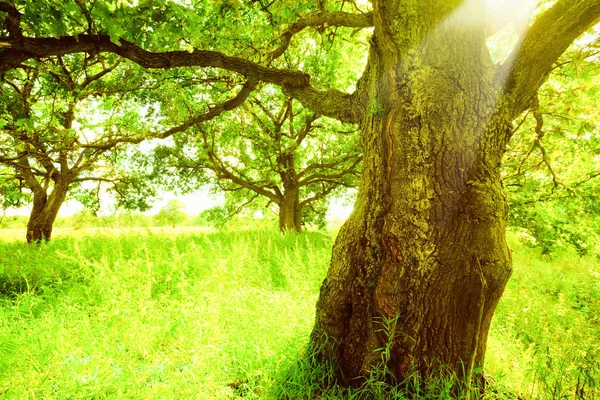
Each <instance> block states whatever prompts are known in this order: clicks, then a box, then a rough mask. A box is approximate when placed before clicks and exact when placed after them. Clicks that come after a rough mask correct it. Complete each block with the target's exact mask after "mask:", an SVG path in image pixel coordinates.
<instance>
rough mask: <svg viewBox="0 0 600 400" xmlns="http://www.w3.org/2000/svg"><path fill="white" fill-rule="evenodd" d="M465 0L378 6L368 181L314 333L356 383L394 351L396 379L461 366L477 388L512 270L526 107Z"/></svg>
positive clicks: (366, 79)
mask: <svg viewBox="0 0 600 400" xmlns="http://www.w3.org/2000/svg"><path fill="white" fill-rule="evenodd" d="M460 3H461V2H460V1H450V2H448V1H445V2H442V1H432V0H430V1H423V2H421V1H419V2H406V1H399V0H395V1H394V0H385V1H383V0H380V1H373V7H374V11H373V20H374V25H375V34H374V37H373V39H372V42H371V46H370V54H369V59H368V64H367V68H366V71H365V73H364V75H363V77H362V79H361V82H360V84H359V90H358V91H359V92H362V93H363V95H364V96H365V98H367V99H368V100H367V102H366V103H365V104H366V107H365V111H364V118H363V119H362V121H360V125H361V134H362V142H361V145H362V147H363V151H364V158H363V170H362V177H361V184H360V189H359V192H358V199H357V202H356V205H355V209H354V212H353V214H352V215H351V216H350V218H349V220H348V221H347V222H346V224H345V225H344V226H343V228H342V229H341V231H340V233H339V236H338V238H337V240H336V243H335V246H334V249H333V257H332V261H331V266H330V269H329V271H328V273H327V278H326V279H325V281H324V282H323V285H322V287H321V292H320V299H319V301H318V304H317V315H316V323H315V327H314V330H313V332H312V336H311V340H312V344H313V346H314V348H315V349H323V350H320V351H322V352H324V353H325V358H327V359H333V360H336V363H337V364H338V366H339V370H340V373H339V376H338V379H339V380H340V381H342V382H343V383H345V384H350V385H353V384H359V383H360V382H361V377H365V376H368V375H369V373H370V371H371V370H372V368H373V367H374V366H375V365H377V364H378V363H379V362H381V360H382V357H381V354H380V351H378V350H377V349H381V348H385V347H386V344H387V345H388V346H390V355H389V357H388V358H387V359H386V360H385V362H386V363H387V367H388V368H389V370H390V371H391V372H392V373H393V374H394V376H396V377H397V378H402V377H405V376H407V374H408V373H409V372H412V371H414V370H416V371H417V372H419V373H420V374H421V375H422V376H423V377H427V376H430V374H432V373H434V372H436V371H438V370H439V368H450V370H452V371H454V372H456V373H457V375H458V376H459V377H461V378H463V379H470V377H471V374H472V372H473V370H474V368H475V367H478V366H482V365H483V362H484V356H485V350H486V343H487V337H488V331H489V328H490V323H491V320H492V316H493V314H494V310H495V309H496V306H497V304H498V301H499V299H500V297H501V295H502V293H503V290H504V288H505V285H506V283H507V281H508V279H509V277H510V275H511V255H510V250H509V248H508V246H507V244H506V241H505V226H506V218H507V204H506V200H505V196H504V193H503V188H502V184H501V179H500V175H499V166H500V163H501V159H502V156H503V153H504V151H505V147H506V143H507V140H508V139H509V137H510V130H511V120H512V119H513V118H514V116H515V109H514V108H511V107H512V106H511V104H510V103H509V102H508V101H507V97H505V92H504V91H503V90H504V88H505V86H506V84H505V82H504V81H503V79H502V77H501V76H500V75H498V74H496V66H495V65H494V64H493V63H492V61H491V60H490V57H489V52H488V51H487V48H486V35H485V25H483V24H481V25H477V24H469V22H472V13H478V12H480V11H481V14H479V15H485V10H484V9H480V10H478V9H477V7H476V8H475V9H473V8H468V7H463V8H460V7H459V5H460ZM467 3H468V2H467ZM480 7H483V2H481V6H480ZM384 325H388V326H387V328H388V329H387V330H388V332H391V334H389V335H388V334H386V333H385V332H384V330H383V329H382V328H383V327H384Z"/></svg>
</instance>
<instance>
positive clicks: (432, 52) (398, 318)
mask: <svg viewBox="0 0 600 400" xmlns="http://www.w3.org/2000/svg"><path fill="white" fill-rule="evenodd" d="M544 3H546V4H544V7H543V8H540V10H539V12H538V13H537V14H536V16H535V19H534V20H533V21H532V24H531V26H530V27H529V28H528V29H527V30H525V28H526V26H523V27H522V28H523V30H522V31H521V35H520V39H519V42H518V43H517V45H516V46H515V47H514V49H513V50H512V54H511V55H510V56H509V58H508V59H507V61H505V62H504V63H502V64H496V63H494V62H492V60H491V58H490V54H489V50H488V48H487V43H486V39H487V35H488V34H489V33H490V31H493V29H492V30H490V29H489V28H490V25H493V21H494V19H495V18H496V16H497V14H496V13H488V11H487V9H488V7H487V6H486V4H485V2H484V1H476V0H473V1H467V2H462V1H446V0H427V1H420V2H406V1H402V0H385V1H383V0H372V1H371V5H372V12H368V11H367V10H361V9H360V7H359V6H358V5H357V4H356V3H353V2H346V1H339V2H338V1H333V0H332V1H328V2H326V3H325V2H322V1H317V2H315V3H312V2H307V3H304V2H302V4H301V5H295V4H296V2H293V3H289V2H276V3H270V5H261V4H260V2H259V3H258V6H257V2H252V3H250V5H249V6H248V7H244V6H243V5H242V4H241V3H237V2H222V1H216V2H214V3H213V2H210V3H208V5H207V7H206V8H207V9H210V10H218V13H220V15H221V16H223V19H224V18H225V17H227V19H228V21H229V22H230V23H231V26H236V28H235V29H231V30H223V29H221V28H225V26H222V27H221V26H219V25H218V24H217V22H220V21H221V20H222V19H220V20H218V21H217V22H214V23H209V25H208V26H207V28H212V29H213V30H209V32H211V33H213V34H214V35H215V36H219V34H221V33H223V37H225V38H226V39H232V38H234V39H238V38H239V40H237V41H234V42H235V43H237V45H236V46H238V47H237V48H234V47H232V46H231V45H227V44H224V45H223V47H222V48H221V47H217V46H220V44H221V42H217V43H215V44H213V43H211V42H210V41H203V40H202V39H204V38H201V37H200V36H199V35H204V34H193V33H190V32H187V31H186V29H185V27H186V26H187V25H186V23H181V24H180V26H181V27H182V29H178V28H177V27H175V25H174V24H173V19H169V17H170V16H171V14H169V13H168V11H170V10H169V7H170V6H169V7H168V6H166V4H165V3H163V2H156V1H155V2H153V3H150V4H152V5H150V4H148V3H146V2H144V3H143V5H144V6H147V7H148V9H142V8H141V7H128V6H126V5H124V4H122V2H119V3H118V4H119V5H117V4H115V3H114V2H112V1H111V2H96V3H94V4H101V5H103V6H106V8H108V10H109V11H110V13H104V14H103V13H102V12H100V11H101V10H100V7H98V10H96V9H95V10H93V11H92V12H89V13H88V14H89V17H90V18H89V19H90V20H92V21H95V23H96V24H95V25H94V26H92V25H93V24H92V23H90V24H89V29H88V30H87V32H86V31H84V30H82V29H81V27H79V28H78V27H77V25H76V24H64V23H63V24H62V25H61V27H65V26H67V25H68V29H64V31H66V34H67V36H65V37H60V38H59V39H51V40H48V39H46V37H47V33H45V32H43V31H42V30H41V29H35V28H34V29H32V31H31V33H30V32H29V31H28V32H27V37H25V35H24V34H23V31H22V30H21V29H20V27H21V26H22V25H21V20H20V19H19V15H18V13H17V12H15V10H14V7H11V5H10V3H6V2H3V3H0V4H2V9H3V10H5V11H6V12H5V16H6V17H5V19H6V23H5V25H6V29H5V32H8V34H7V35H5V36H1V37H0V48H1V49H3V50H4V51H3V52H2V53H1V54H0V71H7V70H9V69H11V68H14V67H16V66H18V65H19V64H21V63H23V62H24V61H26V60H28V59H30V58H32V57H44V56H49V55H56V54H65V53H73V52H98V51H99V52H111V53H115V54H118V55H120V56H122V57H125V58H129V59H131V60H133V61H135V62H136V63H138V64H139V65H141V66H143V67H146V68H174V67H192V66H195V67H205V68H219V69H222V70H226V71H230V72H233V73H237V74H241V75H243V76H245V77H247V78H249V79H256V80H260V81H263V82H267V83H272V84H275V85H278V86H281V87H282V89H283V92H284V93H285V94H287V95H290V96H292V97H294V98H296V99H297V100H299V101H300V103H301V104H302V105H304V106H305V107H307V108H309V109H311V110H312V111H313V112H315V113H317V114H321V115H325V116H329V117H332V118H337V119H339V120H341V121H344V122H352V123H358V124H359V126H360V129H361V145H362V149H363V164H362V169H361V183H360V187H359V190H358V197H357V202H356V205H355V208H354V212H353V214H352V215H351V216H350V218H349V219H348V220H347V222H346V224H345V225H344V226H343V227H342V229H341V230H340V233H339V235H338V237H337V240H336V244H335V246H334V249H333V257H332V261H331V266H330V269H329V272H328V275H327V278H326V279H325V281H324V282H323V285H322V288H321V293H320V298H319V302H318V304H317V317H316V322H315V328H314V331H313V334H312V343H313V350H314V351H316V352H317V354H319V355H321V357H318V356H317V357H316V359H317V360H319V359H320V360H322V361H327V360H333V362H334V364H335V365H336V367H337V371H338V373H337V379H338V380H339V381H341V382H343V383H345V384H348V385H350V384H358V383H359V382H360V381H361V377H364V376H365V375H369V372H370V371H371V370H372V368H373V366H374V365H376V364H378V363H379V362H380V361H381V360H382V358H381V355H380V354H379V352H378V349H382V348H384V349H386V357H385V359H384V362H385V364H386V366H387V370H388V371H390V373H391V375H392V376H393V377H395V378H404V377H407V376H408V374H410V373H412V372H411V371H416V372H419V373H420V374H422V375H423V376H425V377H427V376H430V375H431V374H432V373H435V372H436V370H437V369H438V368H439V367H441V366H445V367H446V368H449V369H451V370H453V371H455V372H456V373H457V374H458V375H459V376H461V377H462V378H463V379H464V380H465V381H467V382H469V380H470V379H471V376H472V374H473V371H475V367H476V366H480V365H482V364H483V361H484V356H485V350H486V342H487V335H488V331H489V327H490V323H491V318H492V316H493V313H494V310H495V308H496V305H497V304H498V301H499V299H500V297H501V295H502V293H503V290H504V287H505V285H506V282H507V280H508V278H509V276H510V273H511V257H510V251H509V249H508V247H507V245H506V242H505V227H506V222H507V204H506V200H505V196H504V192H503V188H502V177H501V174H500V166H501V161H502V158H503V155H504V152H505V149H506V145H507V143H508V142H509V140H510V138H511V136H512V134H513V126H512V121H513V120H515V119H516V118H517V117H518V116H519V115H521V114H522V113H523V112H525V111H527V110H529V109H532V108H535V107H536V105H535V98H536V94H537V91H538V89H539V87H540V86H541V84H542V83H543V82H544V81H545V80H546V79H547V77H548V74H549V73H550V71H551V69H552V67H553V64H554V62H555V61H556V60H557V59H558V58H559V57H560V55H561V54H562V53H563V52H564V51H565V50H566V49H567V48H568V47H569V45H570V44H571V43H572V42H573V41H574V40H575V39H576V38H577V37H579V36H580V35H581V34H582V33H583V32H585V30H586V29H587V28H589V27H590V26H591V25H592V24H593V23H594V21H596V19H597V18H598V17H599V16H600V1H598V0H557V1H555V2H552V3H548V2H544ZM35 4H36V5H35V6H31V7H25V8H24V10H23V11H24V16H25V17H26V18H32V17H31V15H33V14H34V13H39V11H40V7H41V6H40V5H37V2H36V3H35ZM43 4H46V3H45V2H43ZM69 4H70V3H67V5H65V6H63V7H68V6H69ZM26 5H31V3H29V2H27V3H26ZM520 6H521V4H519V7H520ZM203 8H204V7H203ZM74 9H76V8H74ZM157 9H162V10H163V11H167V14H163V15H165V17H163V18H161V19H160V21H161V22H156V23H152V22H148V23H149V24H150V25H151V26H152V30H151V31H152V32H153V34H154V33H156V32H161V31H162V30H165V29H168V28H170V29H171V32H172V31H176V32H175V33H172V34H170V35H165V36H162V37H159V38H158V39H156V40H155V41H152V40H151V34H150V33H148V32H149V31H150V30H147V31H146V32H144V33H143V34H138V35H136V34H135V33H133V31H134V25H135V24H137V23H140V21H144V23H146V22H147V21H150V19H149V18H150V16H151V15H153V14H152V12H154V11H155V10H157ZM170 9H171V10H173V9H174V8H173V7H171V8H170ZM259 11H262V14H260V12H259ZM510 11H511V10H509V12H510ZM177 12H178V13H181V14H182V15H185V17H184V18H183V19H184V20H186V21H187V20H192V19H193V17H191V15H196V16H198V15H199V14H200V15H202V13H203V12H204V11H197V10H194V9H192V8H187V9H186V8H185V7H184V6H181V7H179V8H178V9H177ZM140 14H141V15H140ZM42 15H44V14H42ZM59 15H62V13H59ZM261 15H262V17H261ZM292 15H301V17H300V18H298V19H297V21H296V22H294V23H293V24H291V25H289V26H288V27H287V28H285V29H283V32H282V31H281V30H279V29H273V28H272V27H275V28H276V27H277V25H278V24H280V23H282V22H286V21H290V16H292ZM73 18H74V19H76V20H77V16H74V17H73ZM108 21H110V22H108ZM130 21H134V23H131V22H130ZM201 22H205V24H206V21H201ZM234 22H235V25H234ZM79 25H81V26H86V25H85V23H81V22H80V23H79ZM111 25H112V26H113V28H110V26H111ZM93 27H96V28H98V27H100V28H101V29H100V30H94V29H92V28H93ZM104 27H106V30H105V31H104V32H108V34H102V33H103V29H102V28H104ZM123 27H127V28H123ZM309 27H314V28H316V30H317V32H327V31H329V32H332V31H342V29H341V27H347V28H350V29H356V28H367V27H372V36H371V39H370V41H369V45H368V46H369V55H368V60H367V65H366V67H365V69H364V71H363V74H362V76H361V77H360V79H359V80H358V82H357V83H356V86H355V87H348V86H343V87H341V86H336V80H335V79H332V81H331V82H333V83H331V84H327V83H325V81H324V80H321V79H318V77H319V74H318V71H316V73H315V75H316V77H317V79H315V80H314V82H311V79H310V75H309V74H310V73H312V72H313V71H312V70H309V69H303V70H290V69H286V68H285V67H284V65H283V64H282V63H281V61H280V60H282V59H285V57H282V55H284V54H285V55H287V54H289V55H290V56H293V53H294V51H297V49H298V48H299V47H302V46H303V45H305V46H310V45H311V42H310V41H308V40H305V41H299V40H294V39H296V36H297V35H298V37H301V35H302V33H303V31H306V28H309ZM36 32H42V33H41V34H40V33H37V34H36ZM61 33H62V34H64V33H65V32H61ZM74 33H78V35H77V39H75V38H74V37H73V36H72V35H73V34H74ZM188 34H189V35H190V37H191V39H188V40H185V38H186V36H187V35H188ZM252 34H255V37H259V38H260V39H256V38H252V37H251V36H252ZM68 35H71V36H68ZM338 38H340V37H338ZM343 38H344V39H347V40H349V43H350V44H348V45H347V46H344V48H348V47H351V43H352V41H351V38H352V36H351V35H350V32H348V33H347V34H346V35H343ZM270 39H273V40H270ZM166 42H168V43H167V46H165V43H166ZM136 43H137V44H136ZM265 43H267V44H266V45H265ZM312 43H319V41H313V42H312ZM188 44H190V47H187V45H188ZM140 46H141V47H140ZM184 47H185V48H184ZM200 47H203V48H205V49H207V50H196V49H195V48H200ZM339 48H342V46H340V47H339ZM147 49H150V50H154V51H156V52H151V51H148V50H147ZM215 49H218V50H221V51H217V50H215ZM167 50H170V51H167ZM232 50H235V52H233V53H231V51H232ZM343 53H344V52H341V53H337V54H343ZM228 54H235V55H236V56H230V55H228ZM321 56H322V57H323V64H324V65H325V64H327V60H329V58H328V57H327V55H326V54H323V53H322V55H320V57H321ZM332 59H334V60H335V54H333V57H332ZM336 61H337V60H336ZM282 66H283V68H282ZM313 83H314V84H315V86H313ZM317 87H320V89H317ZM349 92H351V93H349ZM382 321H388V322H392V323H391V324H389V323H388V324H387V326H388V327H389V329H386V330H382V329H381V322H382ZM386 333H387V334H386Z"/></svg>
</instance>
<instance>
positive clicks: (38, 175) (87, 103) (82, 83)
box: [0, 55, 147, 242]
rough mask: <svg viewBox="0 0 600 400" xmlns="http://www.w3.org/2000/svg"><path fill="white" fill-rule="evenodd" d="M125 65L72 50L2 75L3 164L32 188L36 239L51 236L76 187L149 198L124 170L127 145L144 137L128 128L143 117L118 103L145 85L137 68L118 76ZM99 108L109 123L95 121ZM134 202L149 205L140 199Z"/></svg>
mask: <svg viewBox="0 0 600 400" xmlns="http://www.w3.org/2000/svg"><path fill="white" fill-rule="evenodd" d="M118 64H119V61H118V60H115V59H114V57H113V59H110V57H105V56H96V57H94V58H91V57H83V56H82V55H73V56H65V57H56V58H53V59H49V60H44V61H33V62H29V63H27V65H23V66H22V67H21V68H19V69H16V70H13V71H11V72H10V73H8V74H5V75H4V76H3V77H2V79H1V81H0V85H1V87H2V94H1V95H0V102H1V103H2V104H3V105H4V106H5V111H4V113H3V115H2V122H3V123H2V126H0V137H2V143H3V144H2V146H0V163H1V164H4V165H6V166H8V167H10V168H11V169H12V170H14V171H15V172H16V174H15V175H14V178H16V179H18V180H19V181H20V182H22V184H23V185H24V186H25V187H27V189H29V191H30V192H31V193H32V197H33V206H32V210H31V214H30V218H29V222H28V225H27V240H28V241H29V242H31V241H39V240H48V239H50V237H51V233H52V225H53V223H54V220H55V219H56V216H57V214H58V211H59V209H60V207H61V205H62V203H63V202H64V200H65V198H66V197H67V194H68V192H69V188H71V187H72V186H73V185H76V184H80V183H82V182H88V181H95V182H104V183H110V184H111V185H112V189H113V190H114V191H115V192H117V193H119V194H120V195H122V196H121V197H120V198H121V201H123V202H125V203H127V202H128V204H129V205H132V206H133V203H134V202H135V200H134V199H135V198H136V195H137V199H138V200H139V199H143V198H145V197H146V196H147V193H146V191H143V190H144V189H142V188H144V187H145V184H144V182H141V181H139V180H136V179H135V176H134V175H133V174H129V177H127V176H126V175H125V174H124V171H123V170H121V171H119V162H118V159H119V158H120V157H122V154H121V153H120V151H121V148H120V146H121V145H123V144H126V143H130V142H134V143H135V142H139V141H141V138H140V137H139V136H138V137H135V136H132V135H130V134H129V133H128V132H130V131H131V130H134V129H132V128H133V127H135V125H136V124H137V121H138V120H139V119H140V116H139V114H137V112H136V111H134V108H133V107H131V108H130V109H128V110H126V111H124V113H122V112H123V108H121V107H120V106H119V104H120V105H121V106H122V105H123V104H125V103H127V102H128V101H131V99H130V98H127V94H128V93H129V92H132V91H134V90H136V89H139V88H140V87H141V83H140V82H135V78H134V76H135V75H134V74H132V71H129V73H125V72H124V71H119V73H117V72H116V71H115V69H116V68H117V66H118ZM113 71H115V72H114V73H113ZM111 73H113V76H112V77H110V76H108V75H110V74H111ZM116 76H118V78H116ZM103 78H104V80H103ZM107 78H112V80H111V81H109V80H108V79H107ZM121 79H125V80H128V81H129V83H130V86H129V87H126V85H123V84H122V83H121V82H120V80H121ZM107 95H108V96H109V97H106V96H107ZM114 95H119V97H112V96H114ZM101 96H104V97H101ZM129 106H131V104H129ZM92 109H95V111H94V113H95V114H96V115H95V117H96V118H97V117H98V116H99V113H100V112H102V111H104V112H105V114H106V118H105V120H104V121H102V122H100V123H95V124H94V123H93V122H91V120H92V118H93V117H92V118H90V117H89V114H90V113H92V111H91V110H92ZM85 114H87V115H85ZM117 120H118V122H117ZM82 124H86V126H85V128H84V127H82ZM94 125H95V126H94ZM94 128H95V129H94ZM135 130H138V131H139V128H138V129H135ZM123 132H125V133H123ZM127 186H129V187H128V188H126V187H127ZM97 191H99V188H98V189H96V190H95V191H94V192H97ZM140 191H142V192H140ZM88 197H89V196H88ZM93 198H97V197H90V199H93ZM135 206H139V207H142V208H143V207H145V206H146V205H145V204H144V203H143V202H139V201H138V202H137V203H136V204H135Z"/></svg>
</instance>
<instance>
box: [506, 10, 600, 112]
mask: <svg viewBox="0 0 600 400" xmlns="http://www.w3.org/2000/svg"><path fill="white" fill-rule="evenodd" d="M599 17H600V0H558V1H557V2H556V3H555V4H554V5H553V6H552V7H551V8H550V9H548V10H547V11H545V12H543V13H542V14H541V15H540V16H539V17H538V18H537V19H536V20H535V22H534V24H533V25H532V26H531V27H530V28H529V30H528V31H527V33H526V34H525V35H524V37H523V39H522V40H521V41H520V42H519V44H518V45H517V46H516V47H515V50H514V52H513V54H512V55H511V56H510V57H509V58H508V60H507V61H506V62H505V63H504V65H503V66H502V68H500V70H499V72H498V77H499V79H504V77H507V81H506V93H507V99H508V101H509V104H510V106H511V107H510V109H511V111H512V113H513V116H514V117H516V116H517V115H518V114H520V113H521V112H523V111H525V110H527V109H528V108H529V107H530V106H531V104H532V103H531V101H532V100H533V96H534V95H535V94H536V92H537V90H538V89H539V87H540V86H541V85H542V83H544V81H545V80H546V78H547V77H548V74H549V73H550V71H551V70H552V65H553V64H554V63H555V62H556V60H558V58H559V57H560V56H561V55H562V54H563V53H564V52H565V50H566V49H567V48H568V47H569V46H570V45H571V43H573V41H574V40H575V39H577V38H578V37H579V36H580V35H581V34H582V33H583V32H585V31H586V30H587V29H588V28H589V27H590V26H592V25H593V24H594V23H595V22H596V21H597V20H598V18H599Z"/></svg>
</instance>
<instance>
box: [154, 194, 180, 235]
mask: <svg viewBox="0 0 600 400" xmlns="http://www.w3.org/2000/svg"><path fill="white" fill-rule="evenodd" d="M183 210H185V205H184V204H183V203H182V202H181V201H179V200H169V202H168V203H167V205H166V206H164V207H163V208H161V209H160V211H159V212H158V213H157V214H156V215H155V216H154V220H155V221H156V222H158V224H159V225H161V226H163V225H171V226H172V227H173V228H175V226H176V225H178V224H180V223H182V222H183V221H185V220H186V219H187V214H186V213H185V212H184V211H183Z"/></svg>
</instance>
